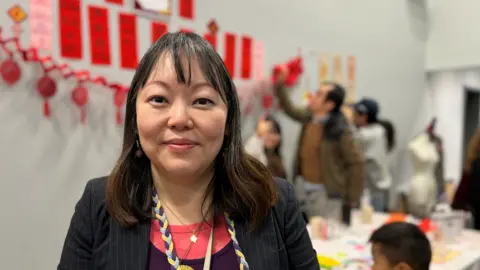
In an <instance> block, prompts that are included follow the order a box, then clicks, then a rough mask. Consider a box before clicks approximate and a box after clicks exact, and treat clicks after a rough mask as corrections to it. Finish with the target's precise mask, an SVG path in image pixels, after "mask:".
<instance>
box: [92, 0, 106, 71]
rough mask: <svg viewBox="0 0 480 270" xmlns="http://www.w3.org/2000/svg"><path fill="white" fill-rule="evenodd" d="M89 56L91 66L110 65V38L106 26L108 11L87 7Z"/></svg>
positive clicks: (101, 8)
mask: <svg viewBox="0 0 480 270" xmlns="http://www.w3.org/2000/svg"><path fill="white" fill-rule="evenodd" d="M88 20H89V22H90V54H91V56H90V57H91V60H92V64H97V65H110V63H111V60H110V37H109V32H108V29H109V26H108V9H106V8H103V7H96V6H89V7H88Z"/></svg>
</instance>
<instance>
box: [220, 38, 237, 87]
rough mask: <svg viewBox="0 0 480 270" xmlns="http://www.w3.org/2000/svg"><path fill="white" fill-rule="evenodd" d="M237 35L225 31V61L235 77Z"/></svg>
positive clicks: (231, 74)
mask: <svg viewBox="0 0 480 270" xmlns="http://www.w3.org/2000/svg"><path fill="white" fill-rule="evenodd" d="M236 39H237V38H236V36H235V34H232V33H225V55H224V57H223V62H225V66H226V67H227V69H228V71H229V72H230V76H232V78H234V77H235V47H236V46H235V43H236Z"/></svg>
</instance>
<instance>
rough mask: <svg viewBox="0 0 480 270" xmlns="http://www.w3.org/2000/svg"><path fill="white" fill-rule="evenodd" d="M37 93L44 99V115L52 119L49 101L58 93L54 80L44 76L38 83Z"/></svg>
mask: <svg viewBox="0 0 480 270" xmlns="http://www.w3.org/2000/svg"><path fill="white" fill-rule="evenodd" d="M37 91H38V93H39V94H40V96H41V97H42V98H43V115H44V116H45V117H47V118H48V117H50V105H49V104H48V100H49V99H50V98H51V97H53V96H54V95H55V93H56V92H57V84H56V83H55V81H54V80H53V79H52V78H50V76H48V75H44V76H43V77H42V78H40V80H38V82H37Z"/></svg>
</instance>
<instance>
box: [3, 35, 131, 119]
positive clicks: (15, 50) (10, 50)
mask: <svg viewBox="0 0 480 270" xmlns="http://www.w3.org/2000/svg"><path fill="white" fill-rule="evenodd" d="M2 30H3V28H2V27H0V47H1V49H2V50H3V51H4V52H5V53H6V54H7V55H8V56H9V59H12V57H14V56H15V55H19V56H20V57H21V59H22V60H23V61H25V62H34V63H38V64H40V66H41V67H42V69H43V71H44V72H45V74H47V73H49V72H52V71H58V72H59V73H60V75H61V76H62V78H64V79H70V78H73V79H75V80H77V81H78V82H89V83H92V84H97V85H101V86H103V87H105V88H109V89H111V90H114V91H115V92H117V91H123V92H125V93H127V91H128V87H127V86H125V85H121V84H119V83H111V82H107V79H106V78H105V77H103V76H97V77H95V76H93V75H91V74H90V72H88V71H86V70H80V71H77V70H73V69H71V68H70V66H69V65H67V64H62V65H60V64H57V63H56V61H55V60H54V59H53V58H52V56H50V55H49V56H44V57H40V56H39V55H38V49H37V48H27V49H25V48H23V47H22V46H21V44H20V40H19V38H18V37H9V38H5V37H3V36H2V34H3V31H2ZM0 75H1V76H2V77H3V76H4V75H3V74H2V69H1V65H0ZM45 77H47V78H48V79H44V78H45ZM40 82H42V83H41V84H40ZM45 83H46V84H45ZM44 84H45V85H44ZM40 85H41V86H42V87H41V88H42V89H41V90H40V87H39V86H40ZM46 85H47V86H48V85H50V87H45V86H46ZM49 89H50V90H49ZM37 90H38V92H39V94H40V95H41V96H42V97H45V96H46V97H47V99H48V96H50V97H51V96H53V95H54V94H55V93H56V90H57V89H56V84H55V81H53V79H51V78H50V77H48V76H47V75H45V76H44V77H43V78H41V79H40V80H39V81H38V84H37ZM49 92H50V94H49ZM46 94H47V95H46ZM48 94H49V95H48ZM44 114H45V115H50V108H49V106H48V103H47V102H46V105H44ZM120 119H121V117H120ZM117 120H118V119H117ZM119 124H121V123H119Z"/></svg>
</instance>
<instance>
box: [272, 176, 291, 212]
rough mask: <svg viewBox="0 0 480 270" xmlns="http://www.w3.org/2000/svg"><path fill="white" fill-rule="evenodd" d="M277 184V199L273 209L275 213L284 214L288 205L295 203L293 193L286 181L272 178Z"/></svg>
mask: <svg viewBox="0 0 480 270" xmlns="http://www.w3.org/2000/svg"><path fill="white" fill-rule="evenodd" d="M274 178H275V182H276V184H277V192H278V199H277V202H276V203H275V206H274V209H276V210H277V211H281V212H285V211H287V209H288V208H289V204H290V203H292V202H296V197H295V192H294V190H293V185H292V184H291V183H290V182H288V181H287V180H285V179H283V178H280V177H274Z"/></svg>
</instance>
